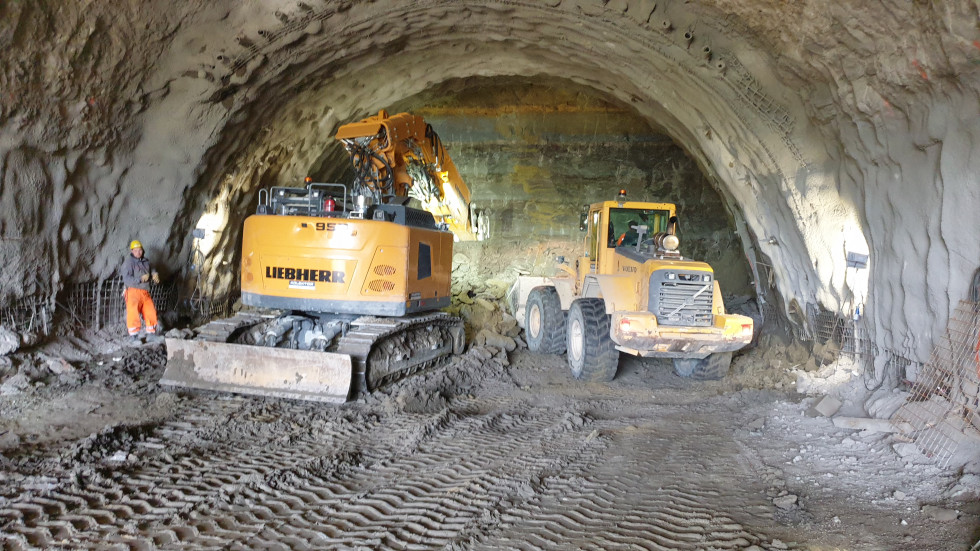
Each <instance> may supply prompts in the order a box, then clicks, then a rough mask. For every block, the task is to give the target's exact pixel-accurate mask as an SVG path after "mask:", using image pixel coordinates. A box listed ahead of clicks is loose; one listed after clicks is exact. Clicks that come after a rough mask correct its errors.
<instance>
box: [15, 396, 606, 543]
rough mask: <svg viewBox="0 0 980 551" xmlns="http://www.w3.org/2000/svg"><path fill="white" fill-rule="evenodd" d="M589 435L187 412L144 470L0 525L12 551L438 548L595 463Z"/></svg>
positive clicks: (465, 418)
mask: <svg viewBox="0 0 980 551" xmlns="http://www.w3.org/2000/svg"><path fill="white" fill-rule="evenodd" d="M588 422H589V420H588V419H585V418H582V417H580V416H577V415H574V414H565V415H564V416H563V415H562V414H561V412H550V413H549V414H542V412H540V411H534V412H528V411H513V410H512V411H509V412H506V413H494V414H480V413H479V412H477V411H475V410H467V409H466V407H465V406H464V407H463V408H462V409H460V410H458V411H452V410H444V411H443V412H440V413H438V414H435V415H406V414H403V415H399V416H395V417H383V416H379V415H377V414H368V415H364V414H363V413H357V412H350V411H344V410H342V409H336V410H328V411H326V412H324V411H323V410H318V409H316V408H313V407H310V406H306V405H292V404H288V403H277V404H274V405H262V406H259V407H255V406H254V405H252V402H249V401H248V400H247V399H234V400H231V401H224V400H220V401H206V400H205V401H204V402H203V403H202V402H201V401H200V400H195V401H194V402H193V403H192V404H190V406H189V407H186V408H183V410H182V411H181V412H180V414H179V415H178V417H177V418H176V419H175V420H173V421H171V422H168V423H164V424H162V425H160V426H159V427H157V428H156V429H155V430H153V431H150V433H149V434H148V435H147V437H146V438H145V440H144V441H142V442H137V446H139V445H142V446H143V447H148V448H149V449H157V450H159V453H156V454H154V455H153V456H152V457H151V458H150V459H147V460H145V461H143V462H142V463H140V464H139V465H137V466H135V467H133V468H121V469H117V470H115V471H113V470H108V472H107V473H106V474H104V475H102V476H89V477H87V478H86V479H84V480H79V479H75V480H61V481H60V483H59V484H58V487H57V489H54V490H48V491H44V492H28V493H25V494H23V495H22V496H21V497H20V498H19V499H16V500H13V502H11V503H7V504H4V505H2V506H0V518H2V519H6V522H5V523H4V524H3V525H2V527H3V532H4V533H6V534H7V536H6V537H5V543H6V547H8V548H32V547H51V546H57V545H59V544H62V543H63V542H64V545H68V546H70V547H72V548H84V547H89V548H105V547H106V546H108V545H116V546H118V547H120V548H131V549H151V548H186V549H204V548H214V547H222V548H241V549H246V548H283V549H302V548H323V547H324V546H331V547H360V546H370V547H374V548H388V549H405V548H413V547H421V548H433V547H443V546H445V545H449V544H451V543H453V542H456V541H465V540H467V539H470V538H474V537H476V538H478V537H482V534H484V533H485V531H486V529H487V527H489V526H492V525H493V524H494V523H495V522H496V519H497V518H498V517H499V516H500V511H502V510H503V509H505V508H510V507H513V504H515V503H520V502H522V501H524V500H526V499H528V498H530V497H532V496H534V495H536V493H537V489H536V486H538V485H539V484H540V480H542V479H546V478H548V476H550V473H551V472H552V471H554V470H557V469H561V468H564V466H565V465H567V464H571V463H573V462H575V461H581V460H582V459H583V458H587V457H593V456H594V455H595V450H597V449H599V448H601V446H602V444H601V442H599V441H598V440H596V439H594V438H587V435H588V432H589V430H591V429H588V430H587V429H586V427H587V424H588ZM317 429H318V430H317ZM169 450H175V451H169ZM590 450H591V452H590Z"/></svg>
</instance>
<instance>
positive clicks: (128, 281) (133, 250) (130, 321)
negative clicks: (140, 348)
mask: <svg viewBox="0 0 980 551" xmlns="http://www.w3.org/2000/svg"><path fill="white" fill-rule="evenodd" d="M121 272H122V278H123V284H124V285H125V286H126V291H125V293H124V294H123V296H124V297H125V300H126V327H127V329H129V336H130V338H132V339H133V340H134V341H139V333H140V315H142V316H143V323H144V324H145V325H146V334H147V336H148V337H149V338H150V339H153V340H157V339H158V338H159V337H157V336H156V332H157V309H156V307H155V306H153V299H152V298H150V281H151V280H152V281H153V283H160V274H158V273H157V271H156V270H154V269H152V268H151V267H150V261H149V260H147V259H146V258H145V257H144V256H143V244H142V243H140V242H139V241H137V240H133V242H132V243H130V244H129V256H128V257H126V260H125V261H124V262H123V265H122V270H121Z"/></svg>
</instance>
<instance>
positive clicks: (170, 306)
mask: <svg viewBox="0 0 980 551" xmlns="http://www.w3.org/2000/svg"><path fill="white" fill-rule="evenodd" d="M125 290H126V286H125V285H124V284H123V281H122V278H121V277H113V278H110V279H105V280H101V281H90V282H87V283H81V284H78V285H74V286H72V287H71V288H69V289H66V290H65V291H63V292H62V293H61V294H60V296H59V298H58V299H56V300H54V301H51V300H50V299H49V298H48V297H46V296H45V297H42V296H40V295H35V296H28V297H24V298H21V299H19V300H17V301H14V302H12V303H9V304H6V305H3V306H0V326H3V327H6V328H7V329H9V330H11V331H15V332H18V333H34V334H37V335H42V336H46V335H49V334H51V330H52V325H53V323H54V319H55V314H58V315H59V316H61V315H63V316H64V318H65V319H66V321H67V322H68V323H70V324H72V325H74V326H75V327H79V328H85V329H91V330H95V331H100V330H102V329H104V328H109V327H113V326H118V327H119V328H120V329H125V326H126V297H125V294H124V291H125ZM237 297H238V294H237V293H228V294H224V295H220V296H216V297H209V296H204V295H202V294H200V293H195V294H194V295H193V296H192V298H190V299H186V300H184V301H180V299H179V289H178V285H177V282H176V281H165V282H163V283H161V284H159V285H151V286H150V298H152V299H153V304H154V306H155V307H156V309H157V312H158V313H159V314H161V315H163V314H165V313H171V312H173V313H177V314H179V315H180V316H182V317H186V318H190V320H191V321H192V323H194V324H201V323H206V322H208V321H210V320H212V319H214V318H220V317H227V316H230V315H231V313H232V310H233V308H234V303H235V301H236V300H237Z"/></svg>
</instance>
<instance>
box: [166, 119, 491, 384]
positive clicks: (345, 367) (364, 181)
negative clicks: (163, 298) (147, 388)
mask: <svg viewBox="0 0 980 551" xmlns="http://www.w3.org/2000/svg"><path fill="white" fill-rule="evenodd" d="M336 138H337V139H338V140H340V141H341V142H342V143H343V145H344V147H345V149H346V150H347V152H348V154H349V155H350V158H351V161H352V163H353V168H354V174H355V177H354V181H353V182H352V184H351V185H350V186H347V185H344V184H332V183H329V184H328V183H314V182H312V181H311V180H310V179H309V178H307V185H306V187H305V188H294V187H273V188H271V189H269V190H262V191H261V192H260V193H259V205H258V209H257V212H256V214H253V215H251V216H249V217H248V218H247V219H246V220H245V224H244V230H243V236H242V261H241V290H242V304H244V305H246V306H251V307H256V308H258V309H261V310H255V311H252V310H249V311H242V312H239V313H238V314H236V315H235V316H234V317H232V318H228V319H221V320H216V321H213V322H211V323H209V324H207V325H205V326H203V327H200V328H198V330H197V331H196V333H197V335H196V337H195V338H194V339H193V340H181V339H171V338H168V339H166V346H167V368H166V371H165V372H164V375H163V378H162V379H161V383H162V384H165V385H171V386H178V387H188V388H199V389H208V390H217V391H228V392H238V393H244V394H255V395H262V396H276V397H285V398H294V399H301V400H312V401H320V402H344V401H346V400H347V399H348V398H349V397H351V396H352V395H353V394H355V393H357V392H369V391H372V390H374V389H376V388H379V387H381V386H383V385H385V384H387V383H388V382H390V381H393V380H397V379H400V378H402V377H404V376H407V375H409V374H411V373H414V372H416V371H419V370H421V369H424V368H426V367H428V366H430V365H433V364H434V363H436V362H439V361H440V360H442V359H443V358H445V357H447V356H449V355H451V354H459V353H461V352H462V351H463V349H464V345H465V343H464V338H465V337H464V332H463V323H462V320H460V319H458V318H455V317H451V316H449V315H447V314H445V313H442V312H438V310H439V309H440V308H444V307H446V306H449V304H450V275H451V274H450V272H451V269H452V258H453V242H454V241H455V240H481V239H484V238H486V237H487V235H488V230H487V225H486V217H485V215H483V213H480V212H477V211H476V210H475V209H473V207H472V202H471V200H470V192H469V189H468V188H467V187H466V185H465V184H464V183H463V180H462V178H461V177H460V176H459V172H458V171H457V170H456V166H455V164H454V163H453V161H452V159H451V158H450V156H449V154H448V153H447V152H446V150H445V148H444V147H443V144H442V142H441V141H440V140H439V136H438V135H437V134H436V133H435V131H434V130H433V129H432V127H431V126H430V125H428V124H426V122H425V121H424V120H423V119H422V117H419V116H416V115H412V114H409V113H399V114H396V115H390V116H389V115H388V113H386V112H385V111H381V112H380V113H379V114H378V115H377V116H373V117H369V118H366V119H364V120H361V121H358V122H353V123H350V124H346V125H343V126H341V127H340V128H339V130H338V132H337V135H336ZM412 197H414V198H417V199H418V200H419V202H420V203H421V205H422V208H421V209H418V208H413V207H410V206H407V203H408V201H409V200H410V198H412ZM266 309H268V310H266Z"/></svg>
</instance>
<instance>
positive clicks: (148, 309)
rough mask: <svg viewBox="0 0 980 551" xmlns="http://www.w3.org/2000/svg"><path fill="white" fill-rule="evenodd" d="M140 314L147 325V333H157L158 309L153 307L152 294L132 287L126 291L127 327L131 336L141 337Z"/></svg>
mask: <svg viewBox="0 0 980 551" xmlns="http://www.w3.org/2000/svg"><path fill="white" fill-rule="evenodd" d="M140 314H142V315H143V322H144V323H145V324H146V332H147V333H150V334H152V333H156V332H157V309H156V307H155V306H153V299H151V298H150V292H149V291H147V290H145V289H136V288H134V287H130V288H128V289H126V327H127V328H128V329H129V334H130V335H139V332H140Z"/></svg>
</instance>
